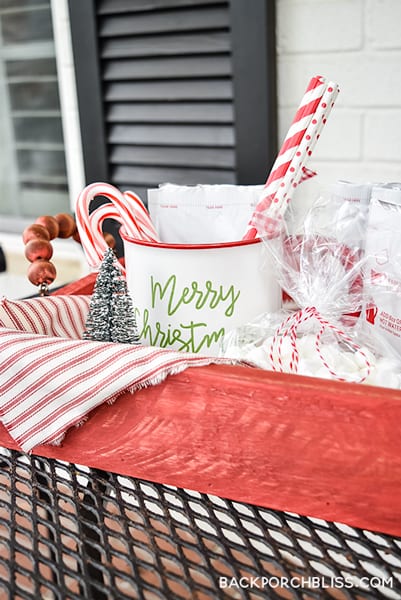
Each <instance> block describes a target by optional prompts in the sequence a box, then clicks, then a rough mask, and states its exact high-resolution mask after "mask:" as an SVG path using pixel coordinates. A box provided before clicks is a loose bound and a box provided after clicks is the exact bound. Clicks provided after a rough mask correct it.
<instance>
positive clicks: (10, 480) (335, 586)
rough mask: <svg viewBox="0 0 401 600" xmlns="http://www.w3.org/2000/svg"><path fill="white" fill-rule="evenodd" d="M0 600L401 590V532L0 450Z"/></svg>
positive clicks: (399, 593) (202, 598) (386, 593)
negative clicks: (380, 531) (393, 533)
mask: <svg viewBox="0 0 401 600" xmlns="http://www.w3.org/2000/svg"><path fill="white" fill-rule="evenodd" d="M0 460H1V469H0V480H1V485H0V598H1V599H3V598H4V599H5V598H9V599H12V600H17V599H18V600H19V599H35V600H38V599H44V600H47V599H71V600H73V599H81V598H88V599H89V598H93V599H94V600H103V599H118V600H120V599H128V598H129V599H131V598H138V599H145V600H156V599H170V598H171V599H173V600H175V599H181V598H182V599H190V598H194V599H197V600H206V599H214V598H217V599H219V598H222V599H223V598H240V599H252V600H253V599H255V600H256V599H259V598H289V599H290V598H294V599H298V598H300V599H302V600H304V599H308V598H326V597H327V598H337V599H343V598H344V599H345V598H401V539H400V538H393V537H390V536H387V535H383V534H378V533H374V532H370V531H367V530H360V529H356V528H351V527H349V526H346V525H342V524H339V523H328V522H326V521H324V520H320V519H312V518H307V517H301V516H299V515H297V514H294V513H284V512H277V511H272V510H269V509H267V508H259V507H256V506H252V505H249V504H244V503H239V502H234V501H229V500H224V499H222V498H219V497H217V496H214V495H208V494H201V493H198V492H196V491H190V490H184V489H178V488H176V487H173V486H167V485H161V484H154V483H150V482H147V481H143V480H138V479H134V478H130V477H126V476H120V475H117V474H113V473H108V472H105V471H100V470H97V469H89V468H87V467H83V466H79V465H74V464H69V463H65V462H62V461H59V460H53V459H46V458H41V457H36V456H29V455H25V454H20V453H18V452H15V451H12V450H6V449H3V450H2V451H1V457H0Z"/></svg>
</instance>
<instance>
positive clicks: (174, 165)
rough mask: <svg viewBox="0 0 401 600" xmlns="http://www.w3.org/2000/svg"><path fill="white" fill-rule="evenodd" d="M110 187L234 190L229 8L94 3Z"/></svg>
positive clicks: (173, 1)
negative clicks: (166, 184) (229, 186)
mask: <svg viewBox="0 0 401 600" xmlns="http://www.w3.org/2000/svg"><path fill="white" fill-rule="evenodd" d="M96 8H97V18H98V35H99V38H98V44H99V54H100V61H101V62H100V65H101V67H100V68H101V78H102V87H103V99H104V114H105V121H106V139H107V144H108V150H107V152H108V162H109V169H110V171H109V179H110V181H111V182H112V183H113V184H114V185H116V186H117V187H121V188H122V189H128V188H130V189H133V190H134V191H136V192H137V193H139V194H140V195H141V197H142V198H143V199H144V200H146V189H148V188H150V187H155V186H157V185H158V184H159V183H164V182H172V183H179V184H195V183H235V182H236V174H235V133H234V109H233V84H232V61H231V49H230V23H229V2H216V1H210V0H164V1H162V0H98V2H97V3H96Z"/></svg>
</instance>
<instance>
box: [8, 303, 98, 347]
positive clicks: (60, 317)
mask: <svg viewBox="0 0 401 600" xmlns="http://www.w3.org/2000/svg"><path fill="white" fill-rule="evenodd" d="M90 301H91V296H46V297H44V298H31V299H29V300H8V299H7V298H4V297H3V298H1V299H0V327H7V328H9V329H18V330H20V331H30V332H31V333H39V334H42V335H54V336H56V337H66V338H73V339H81V338H82V334H83V332H84V329H85V321H86V317H87V314H88V310H89V304H90Z"/></svg>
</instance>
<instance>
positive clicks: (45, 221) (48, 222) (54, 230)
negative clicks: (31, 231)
mask: <svg viewBox="0 0 401 600" xmlns="http://www.w3.org/2000/svg"><path fill="white" fill-rule="evenodd" d="M35 223H39V225H43V227H45V228H46V229H47V231H48V232H49V235H50V239H51V240H54V238H56V237H57V236H58V233H59V229H60V227H59V224H58V222H57V221H56V219H55V218H54V217H51V216H50V215H41V216H40V217H38V218H37V219H36V221H35Z"/></svg>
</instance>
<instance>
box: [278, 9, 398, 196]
mask: <svg viewBox="0 0 401 600" xmlns="http://www.w3.org/2000/svg"><path fill="white" fill-rule="evenodd" d="M400 23H401V0H277V53H278V103H279V144H281V142H282V140H283V138H284V137H285V135H286V133H287V130H288V127H289V125H290V123H291V120H292V118H293V116H294V113H295V110H296V107H297V106H298V104H299V102H300V100H301V98H302V95H303V93H304V91H305V88H306V85H307V83H308V81H309V80H310V78H311V77H312V76H313V75H324V76H325V77H327V78H329V79H331V80H333V81H336V82H337V83H338V84H339V85H340V89H341V92H340V95H339V96H338V99H337V101H336V104H335V107H334V108H333V111H332V113H331V115H330V118H329V120H328V122H327V125H326V127H325V129H324V130H323V133H322V137H321V139H320V140H319V142H318V143H317V145H316V147H315V150H314V153H313V156H312V158H311V160H310V163H309V166H310V167H312V168H315V170H317V171H318V173H319V175H318V177H316V178H315V179H314V180H312V181H310V182H307V183H305V184H303V185H302V186H301V187H300V188H299V192H298V198H297V199H296V202H297V204H299V206H302V207H304V206H306V204H307V203H308V202H309V201H312V200H313V199H314V198H316V197H317V195H318V194H319V193H320V192H325V191H326V190H327V189H328V187H329V185H330V184H331V183H332V182H334V181H336V180H337V179H349V180H352V181H356V182H362V181H401V25H400Z"/></svg>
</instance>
